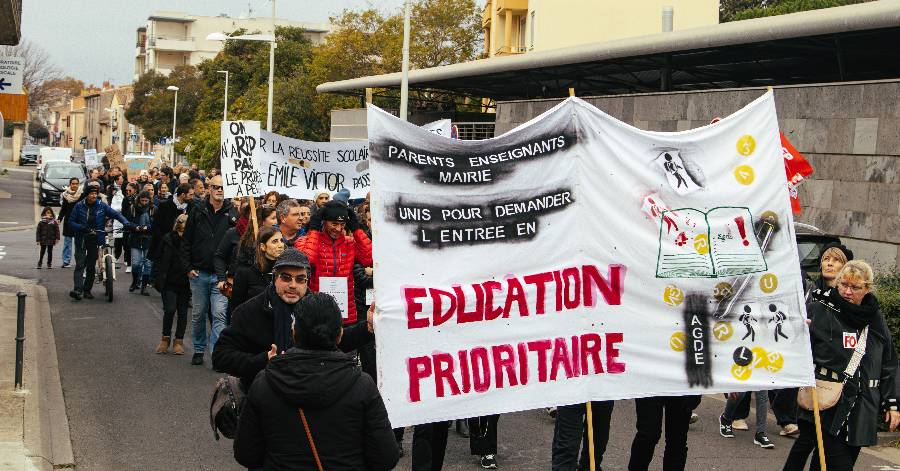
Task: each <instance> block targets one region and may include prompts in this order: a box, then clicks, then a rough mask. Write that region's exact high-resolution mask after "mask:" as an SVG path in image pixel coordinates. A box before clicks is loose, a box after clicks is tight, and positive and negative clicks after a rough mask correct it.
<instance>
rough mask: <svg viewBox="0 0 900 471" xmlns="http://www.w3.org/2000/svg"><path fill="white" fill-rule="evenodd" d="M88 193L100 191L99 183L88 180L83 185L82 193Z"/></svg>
mask: <svg viewBox="0 0 900 471" xmlns="http://www.w3.org/2000/svg"><path fill="white" fill-rule="evenodd" d="M89 193H100V184H99V183H97V182H95V181H89V182H87V184H86V185H85V186H84V194H85V195H87V194H89Z"/></svg>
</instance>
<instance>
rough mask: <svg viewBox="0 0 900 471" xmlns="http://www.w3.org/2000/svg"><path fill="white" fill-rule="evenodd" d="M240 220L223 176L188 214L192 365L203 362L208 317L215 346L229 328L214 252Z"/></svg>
mask: <svg viewBox="0 0 900 471" xmlns="http://www.w3.org/2000/svg"><path fill="white" fill-rule="evenodd" d="M235 223H237V211H236V210H235V209H234V207H233V206H232V205H231V201H230V200H226V199H225V192H224V188H222V177H215V178H213V179H211V181H210V185H209V197H208V198H207V199H206V200H200V201H199V203H198V204H195V205H193V206H192V207H191V212H190V213H189V214H188V220H187V227H185V229H184V236H183V239H184V240H183V241H182V244H181V256H182V258H183V259H184V260H187V262H188V264H189V266H190V267H191V271H190V272H188V278H190V280H191V281H190V282H191V302H192V303H193V310H192V313H191V314H192V315H191V326H192V327H191V330H192V334H193V342H194V355H193V357H192V358H191V364H192V365H202V364H203V352H205V351H206V343H207V336H206V319H207V317H208V315H210V314H211V315H212V319H211V327H212V332H210V334H209V346H210V348H215V345H216V340H217V339H218V338H219V333H220V332H222V329H224V328H225V323H226V311H227V310H228V298H226V297H225V296H224V295H222V293H220V292H219V289H218V288H217V287H216V281H217V280H216V274H215V269H214V268H213V252H215V250H216V247H217V246H218V245H219V241H220V240H221V239H222V237H223V236H224V235H225V231H227V230H228V228H230V227H231V226H233V225H235Z"/></svg>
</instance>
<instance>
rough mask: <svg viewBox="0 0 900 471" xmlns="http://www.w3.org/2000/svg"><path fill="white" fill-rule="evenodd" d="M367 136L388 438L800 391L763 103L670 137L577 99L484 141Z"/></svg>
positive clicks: (800, 308)
mask: <svg viewBox="0 0 900 471" xmlns="http://www.w3.org/2000/svg"><path fill="white" fill-rule="evenodd" d="M368 126H369V139H370V156H371V160H372V178H373V180H374V181H377V182H378V184H377V185H376V186H374V187H373V192H372V205H373V211H372V214H373V219H374V220H375V221H374V223H373V227H376V228H377V230H378V233H377V234H376V236H375V237H374V244H375V247H374V255H375V269H376V271H377V272H378V276H377V277H376V278H375V297H376V306H378V313H377V314H376V324H377V325H376V329H375V334H376V337H377V342H376V345H377V352H378V368H379V370H378V384H379V387H380V390H381V394H382V396H383V398H384V400H385V404H386V406H387V409H388V413H389V415H390V420H391V424H392V425H393V426H395V427H402V426H406V425H410V424H418V423H427V422H434V421H439V420H447V419H454V418H463V417H478V416H483V415H488V414H497V413H505V412H511V411H517V410H526V409H535V408H539V407H545V406H555V405H563V404H573V403H583V402H586V401H589V400H613V399H623V398H635V397H645V396H665V395H688V394H709V393H721V392H730V391H758V390H767V389H777V388H784V387H796V386H805V385H811V384H813V374H812V372H813V370H812V368H813V366H812V359H811V356H810V347H809V336H808V335H809V334H808V331H807V328H806V324H805V323H804V319H805V317H806V312H805V306H804V304H803V287H802V282H801V277H800V268H799V264H798V254H797V247H796V244H795V242H794V231H793V227H792V215H791V210H790V207H789V203H788V202H789V200H788V198H787V194H788V189H787V181H786V177H785V172H784V163H783V159H782V156H781V145H780V143H779V138H778V123H777V120H776V114H775V104H774V100H773V97H772V94H771V92H770V93H766V94H765V95H764V96H763V97H761V98H759V99H758V100H756V101H754V102H753V103H751V104H749V105H747V107H745V108H744V109H742V110H740V111H738V112H737V113H735V114H734V115H732V116H729V117H727V118H725V119H723V120H722V121H720V122H719V123H717V124H715V125H710V126H705V127H702V128H698V129H693V130H689V131H683V132H677V133H663V132H649V131H642V130H639V129H637V128H634V127H631V126H629V125H627V124H625V123H622V122H620V121H617V120H616V119H614V118H612V117H610V116H609V115H607V114H605V113H603V112H602V111H600V110H598V109H596V108H594V107H593V106H591V105H589V104H587V103H586V102H584V101H582V100H579V99H577V98H570V99H568V100H566V101H564V102H563V103H561V104H560V105H558V106H557V107H555V108H554V109H552V110H550V111H548V112H546V113H544V114H543V115H541V116H540V117H539V119H535V120H533V121H531V122H529V123H527V125H525V126H521V127H519V128H517V129H515V130H513V131H511V132H509V133H507V134H504V135H502V136H499V137H496V138H494V139H488V140H484V141H458V140H452V139H444V138H441V137H438V136H435V135H433V134H431V133H429V132H427V131H424V130H422V129H421V128H418V127H416V126H413V125H411V124H408V123H405V122H402V121H400V120H398V119H396V118H394V117H392V116H390V115H389V114H387V113H385V112H383V111H381V110H379V109H377V108H374V107H370V109H369V115H368ZM667 162H671V163H672V165H666V163H667Z"/></svg>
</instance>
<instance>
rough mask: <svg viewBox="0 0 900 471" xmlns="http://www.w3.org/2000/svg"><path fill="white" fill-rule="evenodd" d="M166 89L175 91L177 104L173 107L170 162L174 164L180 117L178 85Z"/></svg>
mask: <svg viewBox="0 0 900 471" xmlns="http://www.w3.org/2000/svg"><path fill="white" fill-rule="evenodd" d="M166 90H171V91H174V92H175V106H173V107H172V161H171V162H170V163H171V164H172V165H175V123H176V119H177V118H178V87H176V86H175V85H169V86H168V87H166Z"/></svg>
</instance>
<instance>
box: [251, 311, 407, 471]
mask: <svg viewBox="0 0 900 471" xmlns="http://www.w3.org/2000/svg"><path fill="white" fill-rule="evenodd" d="M294 317H295V321H294V325H293V335H294V344H295V345H296V347H295V348H291V349H289V350H288V351H287V353H286V354H284V355H276V354H275V352H274V351H273V352H270V354H269V363H268V365H267V366H266V369H265V370H264V371H262V372H260V374H259V375H257V377H256V380H255V381H254V382H253V386H252V387H251V388H250V392H249V393H248V394H247V397H246V398H245V402H244V406H243V409H242V411H241V420H240V424H239V425H238V431H237V436H236V437H235V439H234V457H235V459H236V460H237V461H238V463H240V464H242V465H244V466H246V467H248V468H263V469H266V470H267V471H279V470H298V469H317V465H316V457H315V456H314V454H313V451H312V450H313V446H312V444H314V447H315V450H316V452H317V456H318V459H319V460H320V461H321V465H322V468H324V469H327V470H329V471H340V470H348V471H349V470H354V471H356V470H360V469H365V470H372V471H379V470H389V469H393V468H394V466H396V464H397V461H398V460H399V459H400V450H399V448H398V447H397V442H396V441H395V440H394V434H393V432H392V431H391V423H390V421H389V420H388V417H387V411H386V410H385V407H384V402H383V401H382V399H381V395H380V394H379V393H378V388H376V387H375V382H374V381H373V380H372V378H371V377H369V375H366V374H362V372H361V371H360V370H359V368H358V367H357V366H356V361H355V359H354V358H353V357H351V356H349V355H346V354H344V353H341V352H340V351H338V350H337V344H338V342H339V341H340V339H341V335H342V334H343V331H342V328H341V323H342V319H341V313H340V310H339V309H338V306H337V303H336V302H335V301H334V298H333V297H331V296H330V295H328V294H323V293H310V294H308V295H307V296H306V297H304V298H303V299H301V300H300V302H298V303H297V305H296V306H295V308H294ZM310 441H312V444H311V443H310Z"/></svg>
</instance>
